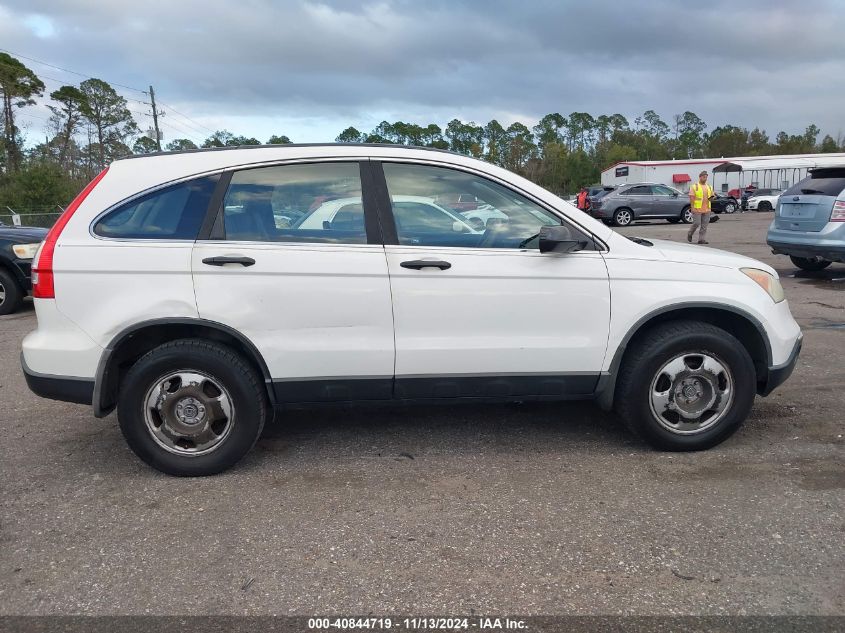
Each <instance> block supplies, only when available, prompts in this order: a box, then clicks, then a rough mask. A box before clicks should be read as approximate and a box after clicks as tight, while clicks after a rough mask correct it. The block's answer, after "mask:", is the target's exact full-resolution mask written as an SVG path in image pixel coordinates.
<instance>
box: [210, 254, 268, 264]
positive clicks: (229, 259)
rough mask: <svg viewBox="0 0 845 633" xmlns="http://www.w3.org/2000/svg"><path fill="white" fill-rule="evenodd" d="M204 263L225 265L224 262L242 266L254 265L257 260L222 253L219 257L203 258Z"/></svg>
mask: <svg viewBox="0 0 845 633" xmlns="http://www.w3.org/2000/svg"><path fill="white" fill-rule="evenodd" d="M202 263H203V264H208V265H209V266H223V265H224V264H240V265H241V266H252V265H253V264H255V260H254V259H253V258H252V257H239V256H227V255H221V256H218V257H206V258H205V259H204V260H202Z"/></svg>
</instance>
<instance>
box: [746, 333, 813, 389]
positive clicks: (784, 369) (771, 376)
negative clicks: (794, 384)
mask: <svg viewBox="0 0 845 633" xmlns="http://www.w3.org/2000/svg"><path fill="white" fill-rule="evenodd" d="M803 342H804V335H803V334H801V335H799V336H798V340H797V341H795V347H793V348H792V352H791V353H790V354H789V358H788V359H787V360H786V362H785V363H783V364H782V365H776V366H774V367H769V368H767V370H766V375H765V376H764V377H763V379H762V380H758V381H757V393H758V394H760V395H761V396H768V395H769V394H770V393H772V392H773V391H774V390H775V389H777V388H778V387H780V386H781V385H782V384H783V383H784V382H786V379H787V378H789V377H790V376H791V375H792V371H793V370H794V369H795V365H796V364H797V363H798V355H799V354H800V353H801V345H802V344H803Z"/></svg>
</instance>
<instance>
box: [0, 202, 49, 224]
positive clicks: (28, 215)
mask: <svg viewBox="0 0 845 633" xmlns="http://www.w3.org/2000/svg"><path fill="white" fill-rule="evenodd" d="M13 212H14V213H13ZM61 214H62V211H61V210H60V209H57V208H55V207H53V208H52V210H41V209H9V208H5V209H2V208H0V222H2V223H3V224H8V225H9V226H14V225H15V224H17V222H16V221H15V216H17V217H18V218H20V224H21V226H42V227H44V228H47V229H49V228H50V227H51V226H53V224H55V222H56V220H58V219H59V216H60V215H61Z"/></svg>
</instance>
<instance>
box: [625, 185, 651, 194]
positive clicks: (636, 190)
mask: <svg viewBox="0 0 845 633" xmlns="http://www.w3.org/2000/svg"><path fill="white" fill-rule="evenodd" d="M625 195H627V196H650V195H651V187H648V186H645V185H641V186H639V187H631V188H630V189H628V191H626V192H625Z"/></svg>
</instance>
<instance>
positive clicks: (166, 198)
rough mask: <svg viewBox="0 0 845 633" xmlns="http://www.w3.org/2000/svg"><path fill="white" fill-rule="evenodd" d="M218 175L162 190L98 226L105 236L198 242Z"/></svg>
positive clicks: (103, 220) (132, 204)
mask: <svg viewBox="0 0 845 633" xmlns="http://www.w3.org/2000/svg"><path fill="white" fill-rule="evenodd" d="M217 179H218V176H208V177H206V178H197V179H196V180H189V181H188V182H183V183H180V184H178V185H173V186H171V187H166V188H164V189H159V190H158V191H155V192H153V193H149V194H147V195H145V196H142V197H140V198H136V199H135V200H132V201H131V202H128V203H126V204H125V205H123V206H121V207H119V208H117V209H115V210H114V211H112V212H111V213H109V214H108V215H106V216H105V217H103V218H102V219H101V220H100V221H99V222H97V224H96V225H95V226H94V233H95V234H97V235H100V236H102V237H116V238H126V239H139V240H143V239H154V240H195V239H197V235H199V231H200V226H201V225H202V221H203V219H204V218H205V214H206V211H207V210H208V203H209V202H210V200H211V195H212V194H213V193H214V187H215V185H216V184H217Z"/></svg>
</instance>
